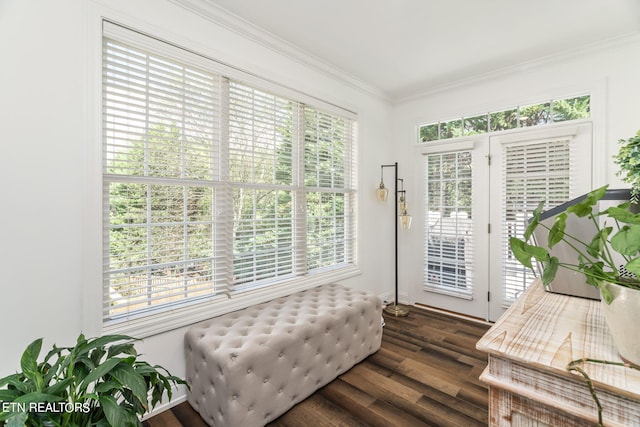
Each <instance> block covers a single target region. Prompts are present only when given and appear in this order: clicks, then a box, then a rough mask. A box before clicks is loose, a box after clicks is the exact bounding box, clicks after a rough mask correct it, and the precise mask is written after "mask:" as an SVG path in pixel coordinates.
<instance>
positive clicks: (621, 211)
mask: <svg viewBox="0 0 640 427" xmlns="http://www.w3.org/2000/svg"><path fill="white" fill-rule="evenodd" d="M625 205H628V203H627V204H625ZM625 205H620V206H616V207H610V208H609V209H607V210H606V211H605V213H606V214H607V215H609V216H610V217H611V218H613V219H615V220H617V221H620V222H624V223H625V224H636V225H640V214H634V213H632V212H630V211H629V210H628V209H625V208H624V207H622V206H625Z"/></svg>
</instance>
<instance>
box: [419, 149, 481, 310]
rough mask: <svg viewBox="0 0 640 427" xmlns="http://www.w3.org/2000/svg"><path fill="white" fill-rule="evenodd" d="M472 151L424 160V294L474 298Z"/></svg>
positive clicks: (451, 153) (433, 156) (434, 155)
mask: <svg viewBox="0 0 640 427" xmlns="http://www.w3.org/2000/svg"><path fill="white" fill-rule="evenodd" d="M471 160H472V152H471V151H452V152H444V153H435V154H428V155H426V156H425V163H426V164H425V168H424V170H425V173H426V176H425V182H426V183H427V185H426V194H425V201H426V203H425V210H424V211H425V225H426V226H425V236H424V237H425V240H424V241H425V249H424V254H425V268H424V288H425V290H430V291H435V292H440V293H445V294H449V295H453V296H458V297H462V298H468V299H469V298H471V297H472V291H473V279H474V268H473V265H474V261H473V259H474V243H475V242H474V237H473V234H472V224H473V220H474V212H473V210H472V173H471V172H472V171H471Z"/></svg>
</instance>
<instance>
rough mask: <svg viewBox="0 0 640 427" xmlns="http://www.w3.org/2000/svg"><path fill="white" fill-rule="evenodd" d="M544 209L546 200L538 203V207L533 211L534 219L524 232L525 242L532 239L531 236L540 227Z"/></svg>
mask: <svg viewBox="0 0 640 427" xmlns="http://www.w3.org/2000/svg"><path fill="white" fill-rule="evenodd" d="M543 208H544V200H543V201H541V202H540V203H538V206H537V207H536V208H535V209H534V210H533V218H531V220H530V221H529V225H528V226H527V229H526V230H525V231H524V235H523V237H524V240H529V238H531V235H532V234H533V230H535V229H536V228H537V227H538V224H539V223H540V214H541V213H542V209H543Z"/></svg>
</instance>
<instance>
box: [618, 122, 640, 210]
mask: <svg viewBox="0 0 640 427" xmlns="http://www.w3.org/2000/svg"><path fill="white" fill-rule="evenodd" d="M618 142H619V143H620V144H621V146H620V148H619V150H618V154H617V155H615V156H613V159H614V162H615V164H616V165H618V166H620V170H619V171H618V173H617V175H618V176H619V177H621V178H622V179H623V180H624V181H625V182H627V183H629V184H631V201H632V202H633V203H638V201H640V130H639V131H638V132H637V133H636V135H635V136H632V137H631V138H629V139H620V140H619V141H618Z"/></svg>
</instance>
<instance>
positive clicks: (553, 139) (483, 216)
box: [417, 123, 592, 321]
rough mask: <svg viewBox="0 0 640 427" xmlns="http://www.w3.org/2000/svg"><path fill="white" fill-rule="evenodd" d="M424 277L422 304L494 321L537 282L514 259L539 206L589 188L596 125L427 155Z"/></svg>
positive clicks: (514, 135) (516, 135)
mask: <svg viewBox="0 0 640 427" xmlns="http://www.w3.org/2000/svg"><path fill="white" fill-rule="evenodd" d="M423 161H424V182H425V218H424V221H425V230H424V255H425V257H424V259H425V262H424V277H423V284H422V290H421V293H420V298H419V300H418V301H417V302H418V303H422V304H425V305H428V306H434V307H438V308H441V309H445V310H448V311H453V312H457V313H461V314H465V315H468V316H472V317H477V318H481V319H486V320H491V321H495V320H497V319H498V317H500V315H501V314H502V313H503V312H504V310H506V308H508V307H509V305H510V304H511V303H512V302H513V301H515V300H516V299H517V298H518V296H519V295H520V294H521V293H522V291H523V290H524V289H525V288H526V287H527V286H528V285H529V283H531V281H532V280H533V279H534V276H533V274H532V273H531V271H529V270H527V269H525V268H524V267H522V265H520V264H519V263H518V262H517V261H516V260H515V259H514V258H513V256H512V254H511V251H510V249H509V244H508V241H509V237H511V236H514V235H520V236H521V235H522V233H523V231H524V229H525V227H526V222H527V219H528V218H529V217H530V216H531V213H532V212H533V210H534V209H535V208H536V207H537V205H538V203H539V202H540V201H543V200H544V201H546V203H547V205H546V207H547V208H549V207H553V206H556V205H558V204H560V203H563V202H565V201H567V200H570V199H571V198H573V197H577V196H578V195H580V194H583V193H585V192H588V191H589V190H590V189H591V186H592V185H591V164H592V163H591V124H590V123H582V124H573V125H562V126H553V127H550V128H547V129H542V130H540V129H531V130H529V129H526V130H522V131H517V132H509V133H505V134H504V135H498V136H481V137H477V138H475V139H473V140H469V141H464V142H458V143H449V144H442V145H439V146H438V147H432V148H430V149H429V150H428V151H426V152H424V156H423Z"/></svg>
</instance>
